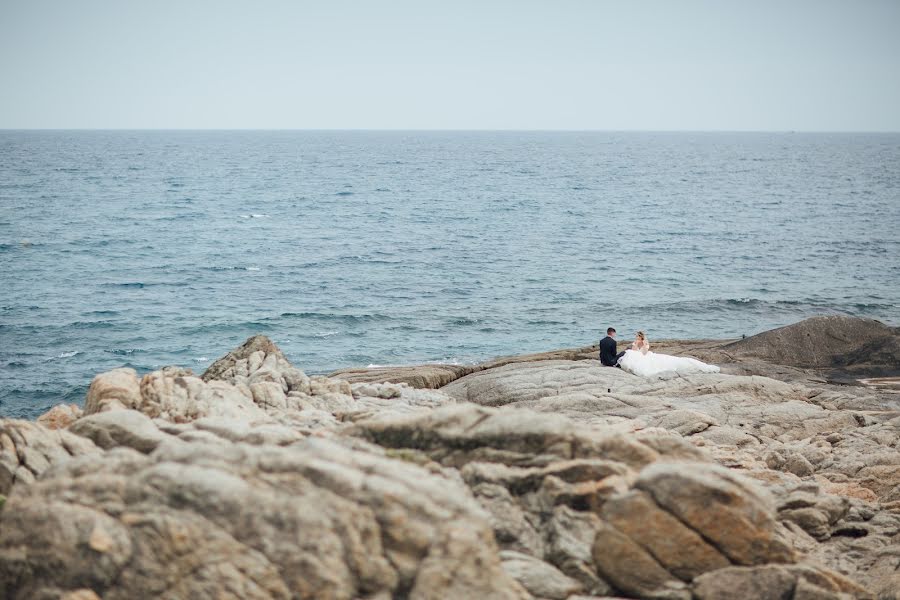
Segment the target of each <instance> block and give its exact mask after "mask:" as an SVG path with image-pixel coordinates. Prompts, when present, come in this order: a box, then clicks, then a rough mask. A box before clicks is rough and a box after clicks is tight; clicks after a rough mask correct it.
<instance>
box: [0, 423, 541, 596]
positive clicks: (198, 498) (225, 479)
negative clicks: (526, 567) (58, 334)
mask: <svg viewBox="0 0 900 600" xmlns="http://www.w3.org/2000/svg"><path fill="white" fill-rule="evenodd" d="M85 589H89V590H91V591H93V592H94V593H96V594H97V595H99V596H101V597H103V598H107V599H115V598H135V597H144V596H148V595H152V596H154V597H212V596H231V597H234V596H241V597H245V598H288V597H297V598H322V597H330V598H356V597H360V596H368V597H374V596H377V595H378V594H382V595H384V594H387V595H390V596H393V595H398V594H399V595H408V596H409V597H410V598H449V597H495V598H526V597H527V594H526V593H525V592H524V591H523V590H522V589H521V588H520V587H519V585H518V584H516V583H515V582H514V581H513V580H512V579H511V578H510V577H509V576H508V575H506V573H505V572H504V571H503V569H502V568H501V565H500V560H499V557H498V553H497V549H496V547H495V545H494V541H493V536H492V535H491V531H490V528H489V526H488V524H487V520H486V518H485V515H484V513H483V512H482V511H481V509H480V508H478V506H477V504H476V503H475V502H473V501H472V499H471V497H470V496H469V495H468V494H467V493H466V492H465V488H464V487H461V486H459V485H458V484H455V483H454V482H453V481H451V480H447V479H445V478H442V477H437V476H434V475H431V474H429V473H428V472H427V471H424V470H422V469H421V468H419V467H416V466H413V465H407V464H403V463H401V462H398V461H392V460H389V459H386V458H383V457H380V456H378V455H377V454H375V453H371V452H364V451H354V450H349V449H347V448H346V447H344V446H342V445H339V444H336V443H334V442H328V441H325V440H316V439H309V440H308V441H304V442H302V443H300V444H295V445H293V446H290V447H275V446H247V445H234V444H229V443H224V442H223V443H215V444H206V443H190V444H184V443H165V444H163V445H161V446H160V447H158V448H157V450H156V451H155V452H153V453H152V454H150V455H149V456H148V455H142V454H140V453H138V452H135V451H133V450H131V449H121V448H117V449H114V450H111V451H109V452H107V453H106V454H104V455H86V456H83V457H79V458H77V459H72V460H70V461H65V462H62V463H60V464H59V465H58V466H55V467H54V468H53V470H52V472H47V473H45V475H44V477H42V478H41V480H40V481H38V482H36V483H35V484H33V485H31V486H17V487H16V489H15V490H14V492H13V494H12V495H11V496H10V498H9V499H8V501H7V504H6V507H5V508H4V510H3V512H2V513H0V596H2V597H4V598H10V599H17V598H22V599H24V598H33V597H40V596H42V595H45V594H48V593H54V594H55V593H58V592H59V591H70V592H75V591H76V590H85Z"/></svg>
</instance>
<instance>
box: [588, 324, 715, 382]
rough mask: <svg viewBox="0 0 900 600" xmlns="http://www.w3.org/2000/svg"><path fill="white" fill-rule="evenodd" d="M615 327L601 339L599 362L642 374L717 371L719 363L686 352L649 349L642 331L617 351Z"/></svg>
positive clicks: (649, 375) (647, 375) (635, 373)
mask: <svg viewBox="0 0 900 600" xmlns="http://www.w3.org/2000/svg"><path fill="white" fill-rule="evenodd" d="M616 349H617V348H616V330H615V328H613V327H610V328H608V329H607V330H606V337H605V338H603V339H602V340H600V362H601V363H602V364H603V365H604V366H607V367H620V368H621V369H623V370H625V371H628V372H629V373H633V374H634V375H639V376H641V377H652V376H654V375H659V374H662V373H676V374H679V375H685V374H688V373H718V372H719V367H717V366H715V365H708V364H706V363H704V362H700V361H699V360H697V359H696V358H690V357H687V356H671V355H669V354H658V353H655V352H650V342H648V341H647V336H646V335H644V332H643V331H638V332H637V333H636V334H635V337H634V342H633V343H632V344H631V348H630V349H629V350H625V351H624V352H619V353H618V354H616Z"/></svg>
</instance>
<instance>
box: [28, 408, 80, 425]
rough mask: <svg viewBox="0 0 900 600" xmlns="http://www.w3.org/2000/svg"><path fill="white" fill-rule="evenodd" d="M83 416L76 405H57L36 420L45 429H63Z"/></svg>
mask: <svg viewBox="0 0 900 600" xmlns="http://www.w3.org/2000/svg"><path fill="white" fill-rule="evenodd" d="M83 414H84V411H82V410H81V408H79V406H78V405H77V404H57V405H56V406H54V407H53V408H51V409H50V410H48V411H47V412H45V413H44V414H42V415H41V416H39V417H38V418H37V422H38V423H39V424H41V425H43V426H44V427H46V428H47V429H65V428H66V427H68V426H69V425H71V424H72V423H74V422H75V421H76V420H77V419H79V418H80V417H81V416H82V415H83Z"/></svg>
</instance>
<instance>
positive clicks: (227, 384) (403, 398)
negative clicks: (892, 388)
mask: <svg viewBox="0 0 900 600" xmlns="http://www.w3.org/2000/svg"><path fill="white" fill-rule="evenodd" d="M816 323H818V325H816ZM832 325H833V323H832V321H830V320H825V321H814V322H812V323H807V324H806V325H804V328H805V329H803V328H801V329H799V330H798V331H801V330H802V331H808V332H809V333H810V334H811V335H812V337H815V336H819V337H822V336H828V335H831V333H833V332H834V331H833V329H834V328H833V327H832ZM867 327H869V325H867V324H862V326H861V328H860V329H858V331H863V332H866V331H868V329H866V328H867ZM872 331H873V332H874V333H873V334H872V335H871V336H869V335H868V333H866V334H865V335H863V336H862V337H863V338H866V339H853V340H849V341H846V342H841V343H839V344H837V345H836V347H840V348H844V346H845V345H847V346H853V345H854V344H861V345H860V346H859V348H869V349H870V350H871V351H872V352H875V353H876V354H877V356H878V357H888V358H887V359H885V360H890V356H892V354H891V352H890V348H891V346H890V344H887V345H885V344H884V343H882V342H883V340H881V338H879V337H878V335H881V334H880V333H878V332H877V331H875V330H874V329H873V330H872ZM782 333H783V332H782ZM876 333H877V334H878V335H875V334H876ZM779 335H781V334H779ZM792 335H793V334H792ZM889 335H891V336H893V335H894V332H893V330H891V332H889ZM866 336H868V337H866ZM785 339H787V338H785ZM891 339H893V338H891ZM866 340H868V341H866ZM879 340H880V341H879ZM745 341H746V340H745ZM756 343H757V342H756V341H753V342H752V343H751V344H742V345H738V346H735V347H730V346H728V344H726V343H724V342H721V341H711V340H700V341H686V342H678V341H672V342H666V341H662V342H656V343H655V344H654V350H655V351H660V352H666V353H674V354H686V355H691V356H695V357H697V358H699V359H701V360H704V362H711V363H713V364H720V365H722V367H723V369H722V371H723V372H722V373H720V374H714V375H691V376H687V377H667V378H664V379H642V378H639V377H634V376H632V375H630V374H627V373H623V372H622V371H621V370H618V369H610V368H606V367H601V366H599V365H598V363H597V361H596V360H595V358H596V349H591V348H583V349H576V350H567V351H558V352H551V353H544V354H540V355H528V356H522V357H507V358H504V359H498V360H497V361H494V362H491V363H483V364H481V365H474V366H469V367H459V368H453V369H443V368H442V367H434V366H431V367H430V368H433V370H429V371H427V372H426V371H419V368H418V367H409V368H404V369H405V370H404V369H396V370H394V369H391V370H388V371H390V372H391V373H392V374H393V375H392V376H395V375H398V374H401V375H403V377H408V378H407V379H403V378H399V379H394V380H393V381H395V382H393V383H390V382H388V380H387V379H385V376H386V375H388V374H389V373H388V372H387V371H385V372H384V373H380V374H376V373H374V372H368V371H367V372H366V373H364V374H360V375H359V376H358V377H357V376H356V375H353V374H348V376H347V378H346V380H343V381H342V380H337V379H333V378H327V377H321V376H313V377H308V376H306V375H305V374H303V372H302V371H300V370H299V369H297V368H296V367H294V366H293V365H291V364H290V363H289V362H288V361H287V359H286V357H285V356H284V355H283V353H282V352H281V351H280V350H279V349H278V348H277V346H276V345H275V344H274V343H273V342H271V340H268V339H267V338H265V337H262V336H257V337H254V338H251V339H249V340H248V341H247V342H246V343H245V344H243V345H242V346H241V347H240V348H238V349H236V350H235V351H233V352H230V353H229V354H228V355H226V356H224V357H223V358H222V359H220V360H218V361H216V363H214V365H213V366H212V367H210V369H208V370H207V372H206V373H204V375H203V377H196V376H194V374H193V373H192V372H190V371H189V370H187V369H180V368H178V367H166V368H164V369H160V370H157V371H154V372H152V373H148V374H146V375H144V376H143V378H140V379H139V378H138V376H137V375H136V374H135V373H134V372H133V371H130V370H128V369H121V370H116V371H113V372H111V373H106V374H101V375H99V376H98V377H97V378H95V380H94V382H93V384H92V386H91V390H90V392H89V395H88V402H87V404H86V406H87V405H90V407H91V410H90V411H87V410H86V411H85V415H84V416H80V415H78V414H77V412H76V411H74V410H69V409H66V408H60V409H59V410H56V411H55V412H53V411H51V413H48V415H46V417H47V418H46V419H43V420H44V422H47V423H48V424H52V425H54V426H58V427H68V428H67V429H66V428H62V429H57V430H50V429H47V428H44V427H40V426H39V425H34V424H28V423H23V422H19V421H0V495H3V494H8V495H9V500H8V502H7V503H6V508H2V507H3V498H0V597H13V598H25V597H29V598H30V597H47V598H51V597H52V598H57V597H67V598H70V599H72V600H74V599H76V598H84V599H88V598H97V597H103V598H105V599H109V598H126V597H133V596H134V594H135V593H138V594H139V595H146V594H150V595H154V596H158V597H171V598H175V597H179V598H180V597H216V596H223V597H240V598H279V597H333V598H340V597H348V598H349V597H354V598H356V597H358V598H360V599H363V598H365V599H367V600H382V599H386V598H389V597H407V598H435V599H438V598H441V599H443V598H469V597H472V598H475V597H485V598H487V597H501V598H503V597H514V598H527V597H529V592H528V591H526V590H529V591H530V593H531V595H532V596H533V597H535V598H566V597H567V598H569V599H571V600H575V599H576V598H582V599H584V598H601V597H612V596H617V595H618V596H629V597H635V598H679V599H680V598H684V599H687V598H690V597H693V598H697V599H699V598H716V597H729V598H730V597H734V596H733V595H728V594H729V593H733V592H734V591H735V590H741V593H742V594H743V595H742V596H741V597H747V598H753V597H764V598H768V597H776V598H777V597H781V595H784V594H786V596H785V597H787V598H791V599H792V600H804V599H806V598H819V597H821V598H841V599H846V598H867V597H872V594H878V595H880V597H882V598H892V597H894V596H898V597H900V481H898V474H900V469H898V465H900V401H898V400H897V397H896V395H892V394H891V393H890V392H888V391H885V390H881V389H876V388H872V387H864V386H855V387H852V386H842V387H837V386H834V385H831V384H829V383H828V382H827V378H828V377H830V375H829V374H828V373H831V371H829V369H837V368H840V369H843V371H842V372H843V373H845V374H846V373H852V372H854V371H853V369H857V368H868V367H867V366H866V365H869V366H872V365H874V364H875V363H877V362H878V361H879V360H882V358H874V359H872V360H869V361H868V362H866V363H865V364H863V363H860V362H859V361H860V360H862V359H861V358H860V356H857V354H853V352H856V351H853V352H851V354H853V356H855V358H848V359H847V360H846V361H845V363H846V364H844V365H843V366H840V367H834V366H830V367H827V366H826V367H800V366H796V365H793V366H792V365H778V364H775V363H772V362H771V359H770V358H766V357H765V356H768V355H765V356H764V355H763V354H760V355H759V356H756V355H754V352H756V350H754V348H757V346H756V345H755V344H756ZM778 343H781V342H778ZM791 343H794V342H791ZM828 343H829V344H830V343H831V342H828ZM760 347H762V346H760ZM735 348H736V349H735ZM797 348H799V350H801V354H802V353H805V352H806V350H805V349H804V348H805V347H803V346H802V344H801V345H799V346H797ZM828 348H830V346H829V347H825V346H816V349H815V350H816V352H819V351H822V352H824V351H825V350H828ZM873 349H874V350H873ZM882 350H884V351H883V352H882ZM804 356H806V358H803V360H806V359H807V358H809V357H810V356H812V355H811V354H809V353H806V354H805V355H804ZM822 356H825V354H822ZM848 356H849V355H848ZM801 358H802V357H801ZM810 360H812V361H813V362H811V363H808V364H813V363H815V364H826V363H827V361H825V360H824V359H822V361H820V362H815V361H819V358H816V357H815V356H813V358H812V359H810ZM829 360H830V359H829ZM834 360H835V361H838V359H837V358H836V359H834ZM864 362H865V361H864ZM795 363H796V364H800V363H799V362H797V361H795ZM803 364H807V363H803ZM860 365H862V366H860ZM401 371H404V372H403V373H401ZM438 371H442V372H443V374H440V373H438ZM463 375H464V376H463ZM451 377H452V378H453V381H452V382H450V383H449V385H446V386H444V387H443V388H442V389H440V390H438V389H424V388H433V387H435V386H436V385H437V383H438V382H445V381H446V380H448V379H450V378H451ZM417 378H418V379H417ZM410 383H412V384H413V385H416V386H418V385H421V386H422V387H423V389H417V388H415V387H412V386H411V385H410ZM82 436H84V437H82ZM91 440H94V441H96V444H95V443H93V442H92V441H91ZM103 449H106V451H105V452H104V450H103ZM82 455H84V456H82ZM501 563H503V564H501ZM839 573H841V574H843V575H841V574H839ZM510 574H512V575H513V576H512V577H511V576H510ZM858 584H862V585H863V586H865V588H867V589H864V588H863V587H860V585H858ZM523 586H524V587H523ZM136 590H139V592H137V591H136ZM754 594H756V596H754Z"/></svg>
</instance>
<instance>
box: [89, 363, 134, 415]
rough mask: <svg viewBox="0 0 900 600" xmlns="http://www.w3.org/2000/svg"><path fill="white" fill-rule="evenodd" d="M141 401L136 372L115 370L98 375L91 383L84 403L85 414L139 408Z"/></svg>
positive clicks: (126, 369) (125, 369)
mask: <svg viewBox="0 0 900 600" xmlns="http://www.w3.org/2000/svg"><path fill="white" fill-rule="evenodd" d="M140 399H141V389H140V381H139V380H138V377H137V373H136V372H135V370H134V369H129V368H121V369H113V370H112V371H107V372H106V373H101V374H100V375H97V376H96V377H94V380H93V381H91V387H90V388H89V389H88V394H87V399H86V400H85V402H84V414H86V415H91V414H94V413H98V412H101V411H104V410H110V409H113V408H137V407H138V405H139V404H140Z"/></svg>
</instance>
